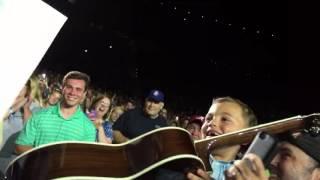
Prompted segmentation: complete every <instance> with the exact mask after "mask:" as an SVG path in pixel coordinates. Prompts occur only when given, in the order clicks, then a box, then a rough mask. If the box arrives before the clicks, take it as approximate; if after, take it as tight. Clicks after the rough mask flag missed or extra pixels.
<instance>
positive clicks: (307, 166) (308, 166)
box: [270, 142, 320, 180]
mask: <svg viewBox="0 0 320 180" xmlns="http://www.w3.org/2000/svg"><path fill="white" fill-rule="evenodd" d="M317 165H318V168H317ZM270 171H271V174H272V176H271V177H272V179H281V180H307V179H308V180H309V179H319V178H320V168H319V164H318V163H317V162H316V161H315V160H314V159H312V158H311V157H310V156H308V155H307V154H306V153H304V152H303V151H302V150H301V149H300V148H298V147H296V146H294V145H292V144H290V143H288V142H283V143H281V144H280V147H279V152H278V153H277V155H276V156H275V157H274V159H273V160H272V162H271V169H270ZM316 174H317V175H318V176H317V178H315V176H316ZM312 176H314V177H312Z"/></svg>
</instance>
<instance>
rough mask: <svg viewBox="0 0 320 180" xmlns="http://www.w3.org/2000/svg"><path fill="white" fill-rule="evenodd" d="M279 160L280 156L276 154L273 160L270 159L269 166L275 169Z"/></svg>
mask: <svg viewBox="0 0 320 180" xmlns="http://www.w3.org/2000/svg"><path fill="white" fill-rule="evenodd" d="M279 160H280V155H279V153H278V154H276V155H275V156H274V158H273V159H272V161H271V162H270V164H271V165H272V166H274V167H277V166H278V163H279Z"/></svg>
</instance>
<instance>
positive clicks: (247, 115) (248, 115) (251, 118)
mask: <svg viewBox="0 0 320 180" xmlns="http://www.w3.org/2000/svg"><path fill="white" fill-rule="evenodd" d="M222 102H232V103H236V104H238V105H239V106H240V107H241V109H242V115H243V117H244V119H245V120H246V121H247V122H248V125H249V127H251V126H255V125H257V124H258V120H257V117H256V115H255V114H254V112H253V110H252V109H251V108H250V107H249V106H248V105H247V104H245V103H243V102H242V101H240V100H239V99H236V98H232V97H230V96H226V97H220V98H214V99H213V100H212V104H216V103H222Z"/></svg>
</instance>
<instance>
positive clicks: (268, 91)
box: [38, 0, 313, 121]
mask: <svg viewBox="0 0 320 180" xmlns="http://www.w3.org/2000/svg"><path fill="white" fill-rule="evenodd" d="M46 2H47V3H48V4H50V5H52V6H53V7H55V8H56V9H58V10H59V11H61V12H63V13H64V14H65V15H67V16H68V17H69V19H68V21H67V23H66V24H65V26H64V27H63V28H62V29H61V31H60V33H59V34H58V36H57V38H56V39H55V41H54V42H53V44H52V45H51V47H50V49H49V50H48V52H47V54H46V55H45V56H44V58H43V60H42V62H41V64H40V65H39V67H38V69H46V70H51V71H54V72H60V73H62V74H64V73H65V72H67V71H69V70H73V69H78V70H81V71H84V72H87V73H88V74H90V75H91V77H92V80H93V83H94V84H95V85H96V86H99V87H102V88H107V89H112V90H115V91H119V92H122V93H125V94H129V95H133V94H136V95H138V96H142V95H144V94H145V93H146V92H147V91H148V90H150V89H153V88H160V89H162V90H163V91H164V92H165V95H166V97H167V99H166V101H167V104H168V105H169V107H170V106H172V108H178V109H179V110H191V109H198V110H199V111H200V112H201V113H205V112H206V111H207V109H208V107H209V105H210V103H211V100H212V98H213V97H216V96H225V95H230V96H233V97H237V98H239V99H241V100H243V101H244V102H246V103H248V104H249V105H250V106H251V107H252V108H253V109H254V110H255V111H256V113H257V115H258V117H259V118H260V119H261V120H262V121H270V120H277V119H280V118H284V117H289V116H293V115H297V114H304V113H311V112H309V111H310V110H313V109H308V110H303V109H302V110H301V109H299V110H300V111H299V110H298V109H297V108H295V107H294V106H293V105H292V104H290V103H289V101H288V98H290V93H288V89H289V85H288V12H287V10H288V8H287V6H288V4H286V3H287V2H279V1H276V0H261V1H256V0H245V1H231V0H216V1H209V0H179V1H168V0H163V1H159V0H155V1H146V0H112V1H111V0H108V1H106V0H100V1H99V0H90V1H89V0H81V1H77V0H69V1H53V0H50V1H49V0H47V1H46ZM281 3H282V4H281ZM184 18H185V19H184ZM243 28H245V29H243ZM111 46H112V48H110V47H111ZM85 50H87V52H85ZM170 102H171V103H170ZM172 102H174V103H172Z"/></svg>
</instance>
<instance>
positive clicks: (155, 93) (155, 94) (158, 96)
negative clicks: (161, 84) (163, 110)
mask: <svg viewBox="0 0 320 180" xmlns="http://www.w3.org/2000/svg"><path fill="white" fill-rule="evenodd" d="M147 99H148V100H150V101H157V102H164V94H163V92H161V91H159V90H152V91H150V93H149V95H148V96H147Z"/></svg>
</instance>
